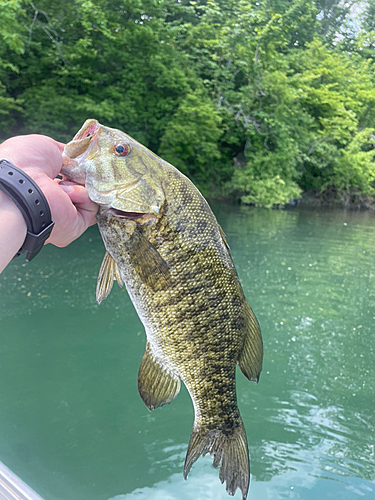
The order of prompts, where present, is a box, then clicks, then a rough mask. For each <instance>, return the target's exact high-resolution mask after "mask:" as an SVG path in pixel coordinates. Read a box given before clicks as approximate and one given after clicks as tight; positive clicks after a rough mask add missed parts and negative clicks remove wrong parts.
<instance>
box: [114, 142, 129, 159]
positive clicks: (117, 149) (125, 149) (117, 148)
mask: <svg viewBox="0 0 375 500" xmlns="http://www.w3.org/2000/svg"><path fill="white" fill-rule="evenodd" d="M113 152H114V153H115V155H116V156H126V155H128V154H129V153H130V146H128V145H127V144H124V143H122V142H119V143H117V144H115V145H114V146H113Z"/></svg>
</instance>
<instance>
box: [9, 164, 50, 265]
mask: <svg viewBox="0 0 375 500" xmlns="http://www.w3.org/2000/svg"><path fill="white" fill-rule="evenodd" d="M0 190H1V191H3V192H4V193H5V194H6V195H8V196H9V198H10V199H11V200H12V201H14V203H15V204H16V205H17V207H18V208H19V209H20V211H21V213H22V215H23V217H24V219H25V221H26V225H27V234H26V239H25V241H24V242H23V245H22V247H21V248H20V250H19V251H18V252H17V253H16V255H15V256H14V258H16V257H18V256H19V255H21V254H22V253H24V252H27V253H26V262H30V260H32V259H33V258H34V257H35V255H36V254H37V253H39V252H40V250H41V249H42V247H43V245H44V242H45V241H46V239H47V238H48V237H49V235H50V234H51V231H52V228H53V225H54V222H52V221H51V211H50V208H49V205H48V202H47V200H46V198H45V196H44V194H43V193H42V191H41V190H40V188H39V186H38V185H37V184H36V183H35V182H34V181H33V180H32V179H31V178H30V177H29V176H28V175H26V174H25V172H24V171H23V170H21V169H19V168H17V167H16V166H15V165H13V163H12V162H11V161H9V160H7V159H6V158H0Z"/></svg>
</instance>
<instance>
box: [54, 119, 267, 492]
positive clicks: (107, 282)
mask: <svg viewBox="0 0 375 500" xmlns="http://www.w3.org/2000/svg"><path fill="white" fill-rule="evenodd" d="M62 174H63V175H64V176H65V177H66V178H67V179H69V180H72V181H75V182H78V183H80V184H84V185H85V186H86V188H87V190H88V193H89V196H90V198H91V199H92V200H93V201H94V202H96V203H98V204H99V205H100V208H99V211H98V215H97V222H98V226H99V230H100V233H101V236H102V238H103V241H104V245H105V247H106V251H107V252H106V254H105V257H104V260H103V263H102V266H101V269H100V272H99V277H98V283H97V290H96V297H97V301H98V303H100V302H102V301H103V300H104V299H105V298H106V297H107V296H108V294H109V293H110V291H111V288H112V285H113V281H114V280H116V281H117V282H118V284H119V285H120V286H122V285H123V284H125V286H126V289H127V291H128V293H129V295H130V298H131V300H132V302H133V304H134V306H135V308H136V311H137V313H138V315H139V317H140V319H141V321H142V323H143V325H144V327H145V330H146V335H147V342H146V349H145V353H144V355H143V358H142V362H141V367H140V370H139V374H138V389H139V394H140V396H141V398H142V400H143V401H144V403H145V404H146V406H147V408H148V409H149V410H153V409H155V408H158V407H160V406H162V405H165V404H168V403H170V402H171V401H172V400H173V399H174V398H175V397H176V396H177V394H178V393H179V390H180V381H181V380H182V381H183V382H184V384H185V385H186V387H187V389H188V391H189V394H190V396H191V399H192V402H193V405H194V411H195V419H194V425H193V430H192V433H191V437H190V442H189V446H188V450H187V454H186V460H185V466H184V472H183V476H184V478H185V479H186V478H187V475H188V473H189V471H190V469H191V467H192V465H193V463H194V462H195V461H196V460H197V459H198V457H199V456H200V455H204V454H206V453H207V452H208V453H210V455H211V456H212V457H213V466H214V467H218V466H219V464H221V465H220V472H219V478H220V480H221V482H222V483H223V482H224V481H225V482H226V489H227V492H228V493H229V494H230V495H234V493H235V492H236V490H237V488H239V489H240V490H241V492H242V497H243V500H245V498H246V497H247V493H248V488H249V480H250V472H249V454H248V445H247V438H246V433H245V429H244V425H243V422H242V419H241V416H240V413H239V410H238V406H237V397H236V381H235V370H236V365H237V364H238V365H239V367H240V369H241V371H242V373H243V374H244V375H245V377H247V378H248V379H249V380H252V381H255V382H257V381H258V379H259V375H260V372H261V368H262V357H263V348H262V338H261V334H260V329H259V325H258V322H257V320H256V318H255V315H254V313H253V312H252V310H251V308H250V306H249V304H248V303H247V301H246V298H245V296H244V293H243V291H242V288H241V285H240V282H239V279H238V276H237V273H236V270H235V267H234V264H233V262H232V259H231V256H230V253H229V247H228V245H227V243H226V240H225V236H224V233H223V232H222V230H221V228H220V226H219V224H218V223H217V221H216V218H215V216H214V214H213V213H212V211H211V209H210V207H209V206H208V204H207V202H206V200H205V199H204V198H203V196H202V195H201V194H200V192H199V191H198V190H197V188H196V187H195V186H194V185H193V184H192V182H191V181H190V180H189V179H187V177H185V176H184V175H183V174H181V172H179V171H178V170H177V169H176V168H174V167H173V166H172V165H170V164H169V163H167V162H165V161H164V160H162V159H161V158H159V157H158V156H156V155H155V154H154V153H152V152H151V151H149V150H148V149H147V148H145V147H144V146H142V145H141V144H139V143H138V142H137V141H135V140H134V139H132V138H131V137H129V136H128V135H126V134H125V133H123V132H121V131H119V130H115V129H111V128H108V127H105V126H102V125H100V124H99V123H98V122H97V121H96V120H87V121H86V122H85V123H84V125H83V126H82V128H81V130H80V131H79V132H78V133H77V134H76V136H75V137H74V138H73V140H72V141H71V142H70V143H68V144H67V145H66V147H65V150H64V166H63V169H62Z"/></svg>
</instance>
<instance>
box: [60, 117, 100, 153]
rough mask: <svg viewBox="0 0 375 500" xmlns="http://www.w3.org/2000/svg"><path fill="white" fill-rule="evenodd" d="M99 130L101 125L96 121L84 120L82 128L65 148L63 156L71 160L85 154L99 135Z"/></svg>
mask: <svg viewBox="0 0 375 500" xmlns="http://www.w3.org/2000/svg"><path fill="white" fill-rule="evenodd" d="M100 129H101V125H100V123H99V122H98V121H97V120H86V122H85V123H84V124H83V126H82V128H81V129H80V130H79V131H78V132H77V134H76V135H75V136H74V137H73V139H72V140H71V141H70V142H69V143H68V144H67V145H66V146H65V150H64V154H65V155H66V156H67V157H68V158H70V159H72V160H73V159H75V158H77V157H78V156H80V155H82V154H83V153H85V152H86V151H87V149H88V148H89V146H90V144H91V143H92V142H93V141H94V139H96V137H97V136H98V135H99V133H100Z"/></svg>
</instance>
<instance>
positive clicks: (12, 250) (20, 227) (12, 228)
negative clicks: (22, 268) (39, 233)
mask: <svg viewBox="0 0 375 500" xmlns="http://www.w3.org/2000/svg"><path fill="white" fill-rule="evenodd" d="M26 233H27V226H26V222H25V219H24V218H23V215H22V213H21V211H20V210H19V208H18V207H17V206H16V204H15V203H14V202H13V201H12V200H11V199H10V198H9V197H8V196H7V195H6V194H5V193H3V192H2V191H0V249H1V251H0V272H1V271H2V270H3V269H4V267H5V266H6V265H7V264H9V262H10V261H11V260H12V259H13V257H14V256H15V254H16V253H17V252H18V250H19V249H20V248H21V246H22V243H23V242H24V241H25V238H26Z"/></svg>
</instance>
